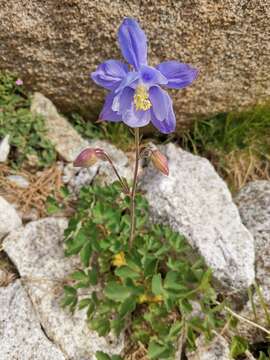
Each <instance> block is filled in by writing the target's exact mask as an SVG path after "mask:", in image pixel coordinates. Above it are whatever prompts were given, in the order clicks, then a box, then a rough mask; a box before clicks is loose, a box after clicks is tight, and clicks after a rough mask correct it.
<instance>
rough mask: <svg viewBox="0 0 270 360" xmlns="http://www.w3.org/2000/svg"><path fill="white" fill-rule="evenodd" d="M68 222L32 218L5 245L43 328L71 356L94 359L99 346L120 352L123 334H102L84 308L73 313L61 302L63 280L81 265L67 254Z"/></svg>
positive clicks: (57, 219)
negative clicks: (92, 326)
mask: <svg viewBox="0 0 270 360" xmlns="http://www.w3.org/2000/svg"><path fill="white" fill-rule="evenodd" d="M66 226H67V221H66V220H65V219H63V218H45V219H42V220H39V221H34V222H31V223H29V224H27V225H26V226H25V228H21V229H20V230H17V231H14V232H12V233H11V234H10V235H9V236H8V237H6V238H5V240H4V243H3V248H4V250H5V251H6V253H7V254H8V256H9V257H10V259H11V260H12V261H13V263H14V264H15V266H16V267H17V269H18V272H19V274H20V276H21V277H22V279H23V281H24V284H25V287H26V289H27V292H28V294H29V296H30V298H31V301H32V304H33V307H34V309H35V311H36V312H37V314H38V318H39V320H40V323H41V325H42V327H43V329H44V331H45V332H46V334H47V336H48V337H49V338H50V339H51V341H53V343H54V344H56V345H57V346H58V347H59V348H61V350H62V351H64V353H65V354H66V355H67V358H68V359H72V360H82V359H83V360H94V359H95V356H94V354H95V352H96V351H99V350H100V351H104V352H107V353H109V354H112V353H120V351H121V350H122V348H123V337H122V336H120V337H119V338H118V339H115V338H113V337H106V338H104V337H99V336H98V334H97V333H96V332H95V331H91V330H90V329H89V327H88V326H87V323H86V313H85V311H76V312H75V313H74V314H70V313H69V312H68V310H65V309H63V308H62V307H61V305H60V302H61V298H62V295H63V283H64V281H65V280H66V279H67V276H68V275H69V274H70V273H71V272H73V271H74V270H75V269H76V267H78V266H79V259H78V257H65V256H64V244H63V232H64V230H65V228H66ZM51 359H54V358H53V357H52V358H51ZM51 359H50V360H51Z"/></svg>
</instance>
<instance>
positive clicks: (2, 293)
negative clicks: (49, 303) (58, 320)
mask: <svg viewBox="0 0 270 360" xmlns="http://www.w3.org/2000/svg"><path fill="white" fill-rule="evenodd" d="M0 309H1V311H0V349H1V355H0V358H1V360H11V359H14V360H15V359H29V360H32V359H33V360H52V359H53V360H67V358H66V357H65V356H64V354H63V353H62V351H61V350H60V349H59V348H58V347H57V346H55V345H54V344H53V343H52V342H51V341H50V340H49V339H48V338H47V336H46V334H44V332H43V330H42V328H41V326H40V323H39V320H38V318H37V315H36V313H35V310H34V309H33V307H32V304H31V301H30V299H29V297H28V295H27V293H26V291H25V289H24V288H23V286H22V284H21V281H20V280H16V281H15V282H14V283H12V284H10V285H9V286H8V287H2V288H0Z"/></svg>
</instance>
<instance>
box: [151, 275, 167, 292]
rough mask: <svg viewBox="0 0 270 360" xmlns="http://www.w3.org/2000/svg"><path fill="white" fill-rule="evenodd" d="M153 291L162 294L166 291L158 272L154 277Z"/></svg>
mask: <svg viewBox="0 0 270 360" xmlns="http://www.w3.org/2000/svg"><path fill="white" fill-rule="evenodd" d="M152 292H153V294H155V295H162V294H163V293H164V290H163V287H162V279H161V275H160V274H156V275H154V276H153V277H152Z"/></svg>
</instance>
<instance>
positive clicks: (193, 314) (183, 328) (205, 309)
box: [62, 183, 223, 359]
mask: <svg viewBox="0 0 270 360" xmlns="http://www.w3.org/2000/svg"><path fill="white" fill-rule="evenodd" d="M119 193H120V187H119V184H118V183H114V184H113V185H110V186H106V187H100V186H92V187H84V188H82V190H81V193H80V199H79V202H78V204H77V207H76V209H77V211H76V214H75V215H74V217H73V218H71V219H70V222H69V226H68V229H67V230H66V233H65V245H66V249H65V253H66V255H67V256H74V255H79V256H80V259H81V267H80V268H78V269H76V271H74V273H72V274H71V276H70V279H71V281H70V283H69V284H68V285H66V286H65V288H64V293H65V295H64V298H63V302H62V304H63V306H67V307H69V308H70V310H71V311H74V310H75V309H76V308H78V309H84V308H86V309H87V322H88V324H89V326H90V327H91V329H93V330H96V331H97V332H98V333H99V335H100V336H106V335H107V334H108V333H109V332H110V331H113V332H114V333H115V334H116V335H117V336H118V335H119V334H120V332H122V331H124V330H126V331H128V332H129V334H130V336H131V338H132V340H133V341H134V342H141V343H143V344H144V346H145V347H146V348H147V349H148V357H149V358H150V359H174V354H175V351H176V348H177V342H178V340H179V337H180V336H182V337H183V338H184V339H185V343H186V344H187V346H188V347H189V348H190V349H194V348H195V340H196V338H197V336H198V335H200V334H204V335H205V337H206V338H207V339H209V340H210V339H211V337H212V336H213V333H212V330H213V329H217V328H219V327H220V326H221V325H222V324H223V319H222V318H221V317H220V309H221V308H222V305H221V304H219V303H217V302H216V293H215V291H214V289H213V287H212V285H211V271H210V270H209V269H207V268H206V266H205V264H204V263H203V261H202V259H201V258H198V257H197V256H195V255H194V254H193V252H192V249H191V247H190V246H189V245H188V243H187V242H186V240H185V238H184V237H183V236H182V235H179V234H178V233H175V232H173V231H172V230H171V229H170V228H168V227H166V226H161V225H150V223H149V218H148V204H147V201H146V200H145V198H144V197H143V196H142V195H140V194H138V195H137V210H136V215H137V235H136V238H135V240H134V243H133V244H132V247H131V248H129V246H128V240H129V232H130V218H129V217H130V216H129V201H130V200H129V197H128V196H125V195H123V194H119ZM97 285H98V287H97V288H98V289H99V290H94V288H93V286H97ZM81 288H83V289H84V293H85V288H89V291H88V294H87V295H86V296H84V297H81V296H79V294H80V289H81ZM194 309H196V311H194ZM198 309H199V311H198ZM97 359H110V358H109V357H108V356H107V355H103V354H99V355H98V356H97ZM112 359H113V358H112Z"/></svg>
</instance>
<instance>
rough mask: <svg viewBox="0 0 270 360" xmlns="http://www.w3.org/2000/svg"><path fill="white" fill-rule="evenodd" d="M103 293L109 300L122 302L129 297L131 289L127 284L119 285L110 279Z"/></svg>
mask: <svg viewBox="0 0 270 360" xmlns="http://www.w3.org/2000/svg"><path fill="white" fill-rule="evenodd" d="M104 293H105V295H106V296H107V298H109V299H111V300H114V301H117V302H123V301H125V300H126V299H127V298H129V297H130V295H131V289H130V288H128V287H127V286H124V285H120V284H118V283H117V282H114V281H111V282H109V283H108V284H107V285H106V287H105V289H104Z"/></svg>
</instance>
